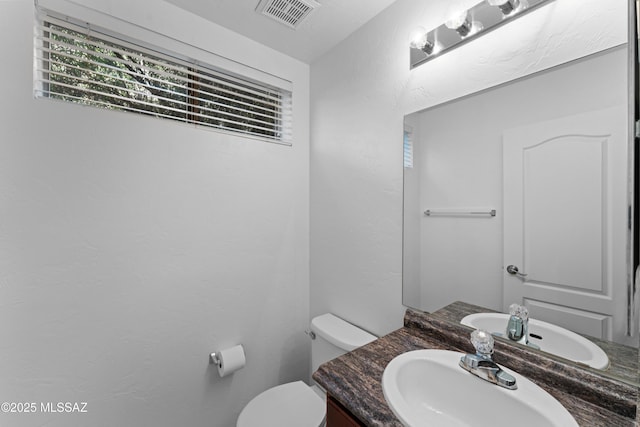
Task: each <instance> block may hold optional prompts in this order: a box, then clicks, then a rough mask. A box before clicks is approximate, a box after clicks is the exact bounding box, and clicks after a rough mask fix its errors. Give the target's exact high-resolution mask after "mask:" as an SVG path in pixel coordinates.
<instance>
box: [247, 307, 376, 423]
mask: <svg viewBox="0 0 640 427" xmlns="http://www.w3.org/2000/svg"><path fill="white" fill-rule="evenodd" d="M311 332H312V334H311V337H312V338H313V341H312V344H311V372H312V373H313V372H315V371H316V370H317V369H318V367H319V366H320V365H321V364H323V363H325V362H328V361H329V360H331V359H334V358H336V357H338V356H341V355H343V354H345V353H347V352H349V351H351V350H354V349H356V348H358V347H361V346H363V345H365V344H368V343H370V342H371V341H374V340H375V339H376V338H377V337H376V336H374V335H371V334H370V333H368V332H366V331H363V330H362V329H360V328H358V327H356V326H354V325H352V324H350V323H348V322H346V321H344V320H342V319H340V318H339V317H336V316H334V315H333V314H331V313H327V314H323V315H321V316H317V317H314V318H313V319H312V320H311ZM325 396H326V395H325V392H324V390H322V389H321V388H320V387H319V386H318V385H316V384H314V385H312V386H309V385H307V384H306V383H304V382H303V381H294V382H290V383H287V384H281V385H279V386H276V387H273V388H270V389H269V390H266V391H263V392H262V393H260V394H259V395H258V396H256V397H254V398H253V399H252V400H251V401H250V402H249V403H248V404H247V406H245V407H244V409H243V410H242V412H240V416H239V417H238V422H237V423H236V427H270V426H273V427H276V426H277V427H321V426H323V425H324V422H325V415H326V402H325Z"/></svg>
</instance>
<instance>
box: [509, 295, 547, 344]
mask: <svg viewBox="0 0 640 427" xmlns="http://www.w3.org/2000/svg"><path fill="white" fill-rule="evenodd" d="M509 315H510V317H509V323H507V338H509V339H510V340H511V341H516V342H518V343H520V344H524V345H528V346H529V347H533V348H536V349H540V347H538V346H537V345H535V344H533V343H530V342H529V310H527V307H524V306H522V305H519V304H511V305H510V306H509Z"/></svg>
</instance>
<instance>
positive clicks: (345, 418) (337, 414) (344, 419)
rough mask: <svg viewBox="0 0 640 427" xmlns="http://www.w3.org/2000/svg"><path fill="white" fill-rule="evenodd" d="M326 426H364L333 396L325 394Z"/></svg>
mask: <svg viewBox="0 0 640 427" xmlns="http://www.w3.org/2000/svg"><path fill="white" fill-rule="evenodd" d="M327 427H364V424H362V423H361V422H359V421H358V420H356V419H355V418H354V417H353V415H351V413H350V412H349V411H348V410H347V409H346V408H345V407H344V406H342V405H341V404H340V403H339V402H338V401H336V400H335V399H334V398H333V397H331V396H329V395H327Z"/></svg>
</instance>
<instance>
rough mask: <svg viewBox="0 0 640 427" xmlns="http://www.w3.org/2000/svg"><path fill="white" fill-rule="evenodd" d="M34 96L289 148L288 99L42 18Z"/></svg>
mask: <svg viewBox="0 0 640 427" xmlns="http://www.w3.org/2000/svg"><path fill="white" fill-rule="evenodd" d="M35 44H36V48H35V55H36V58H35V61H36V65H35V71H36V73H35V85H34V86H35V89H34V91H35V96H36V97H38V98H53V99H60V100H64V101H68V102H73V103H78V104H84V105H91V106H96V107H102V108H107V109H111V110H121V111H129V112H135V113H141V114H146V115H151V116H156V117H161V118H164V119H171V120H176V121H180V122H185V123H194V124H197V125H201V126H207V127H211V128H215V129H219V130H223V131H229V132H233V133H239V134H242V135H246V136H251V137H258V138H261V139H266V140H269V141H272V142H278V143H283V144H288V145H290V144H291V140H292V135H291V134H292V118H291V116H292V112H291V107H292V106H291V104H292V102H291V92H289V91H286V90H284V89H280V88H276V87H272V86H269V85H266V84H262V83H259V82H256V81H253V80H250V79H247V78H243V77H241V76H238V75H233V74H231V73H228V72H224V71H222V70H218V69H215V68H213V67H207V66H203V65H201V64H200V63H195V62H192V61H187V60H183V59H180V58H178V55H176V56H172V55H168V54H166V53H161V52H159V51H157V50H154V49H151V48H148V47H144V46H140V45H137V44H134V43H131V42H129V41H124V40H123V39H122V38H120V37H114V36H111V35H107V34H103V33H101V32H97V31H96V30H95V29H94V28H90V27H89V26H88V25H86V26H82V25H76V24H72V23H69V22H67V21H63V20H59V19H57V18H55V17H52V16H49V15H48V14H41V16H40V19H39V22H38V25H37V28H36V38H35Z"/></svg>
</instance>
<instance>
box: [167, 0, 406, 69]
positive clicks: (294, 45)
mask: <svg viewBox="0 0 640 427" xmlns="http://www.w3.org/2000/svg"><path fill="white" fill-rule="evenodd" d="M167 1H168V2H169V3H172V4H174V5H176V6H178V7H180V8H182V9H185V10H187V11H189V12H192V13H194V14H196V15H198V16H200V17H202V18H205V19H207V20H209V21H211V22H214V23H216V24H218V25H221V26H223V27H226V28H228V29H230V30H232V31H234V32H236V33H239V34H242V35H244V36H246V37H249V38H251V39H253V40H255V41H257V42H259V43H262V44H264V45H266V46H269V47H271V48H273V49H275V50H277V51H280V52H282V53H285V54H287V55H289V56H292V57H294V58H296V59H299V60H300V61H303V62H306V63H312V62H313V61H314V60H315V59H317V58H319V57H320V56H322V55H323V54H324V53H326V52H328V51H329V50H331V48H333V47H334V46H336V45H337V44H339V43H340V42H341V41H342V40H344V39H346V38H347V37H348V36H349V35H350V34H351V33H353V32H354V31H355V30H356V29H358V28H359V27H361V26H362V25H363V24H365V23H366V22H367V21H369V20H370V19H371V18H373V17H374V16H375V15H377V14H378V13H380V12H381V11H382V10H383V9H385V8H386V7H387V6H389V5H390V4H391V3H393V2H394V0H319V1H318V2H319V3H320V4H321V6H320V7H318V8H316V9H315V10H314V11H313V12H312V13H311V15H309V17H308V18H306V19H305V20H304V21H303V22H302V23H301V24H300V25H299V26H298V28H297V29H295V30H294V29H292V28H289V27H287V26H286V25H284V24H281V23H279V22H276V21H274V20H272V19H270V18H268V17H266V16H264V15H262V14H260V13H258V12H256V7H257V6H258V3H259V0H167Z"/></svg>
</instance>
